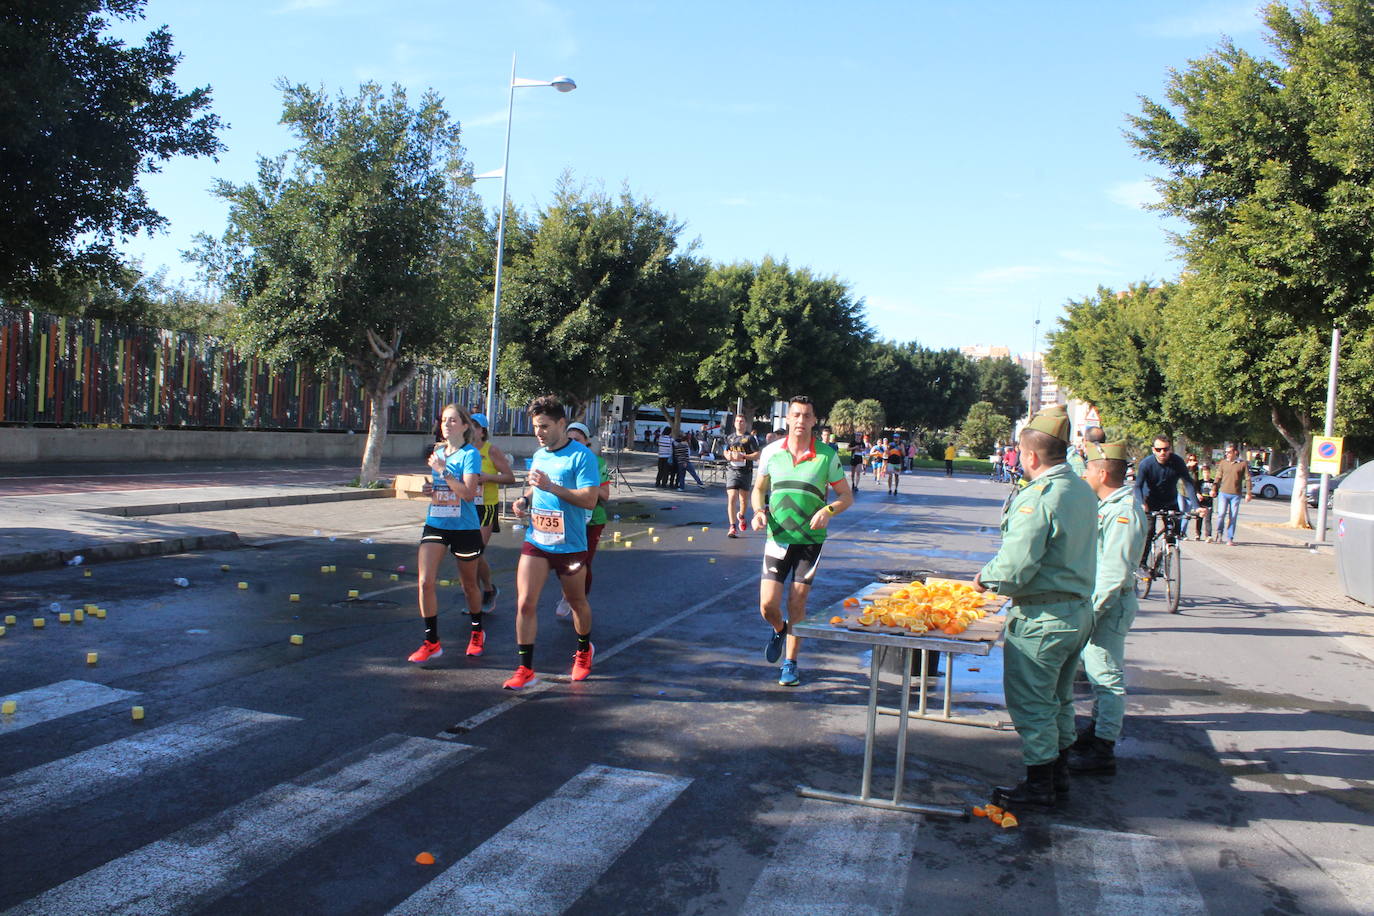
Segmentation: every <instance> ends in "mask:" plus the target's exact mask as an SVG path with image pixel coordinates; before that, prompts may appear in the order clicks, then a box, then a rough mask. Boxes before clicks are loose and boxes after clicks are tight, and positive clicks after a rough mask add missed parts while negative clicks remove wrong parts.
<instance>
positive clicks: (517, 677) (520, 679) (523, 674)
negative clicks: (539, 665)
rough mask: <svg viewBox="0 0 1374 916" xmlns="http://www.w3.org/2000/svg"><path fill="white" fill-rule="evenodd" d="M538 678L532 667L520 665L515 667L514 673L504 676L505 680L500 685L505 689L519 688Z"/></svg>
mask: <svg viewBox="0 0 1374 916" xmlns="http://www.w3.org/2000/svg"><path fill="white" fill-rule="evenodd" d="M538 680H539V676H538V675H536V674H535V673H534V669H533V668H527V667H526V666H524V665H521V666H520V667H519V668H516V669H515V673H514V674H512V675H511V676H510V677H508V678H506V682H505V683H504V684H502V685H501V686H502V687H503V688H505V689H506V690H519V689H520V688H522V687H528V686H529V685H530V684H533V683H535V682H536V681H538Z"/></svg>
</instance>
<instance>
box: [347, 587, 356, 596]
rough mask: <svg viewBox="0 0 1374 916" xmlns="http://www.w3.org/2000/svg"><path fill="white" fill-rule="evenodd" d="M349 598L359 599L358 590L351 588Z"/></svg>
mask: <svg viewBox="0 0 1374 916" xmlns="http://www.w3.org/2000/svg"><path fill="white" fill-rule="evenodd" d="M348 597H350V598H356V597H358V590H357V589H356V588H350V589H349V590H348Z"/></svg>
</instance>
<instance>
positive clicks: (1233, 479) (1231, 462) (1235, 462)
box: [1212, 445, 1254, 547]
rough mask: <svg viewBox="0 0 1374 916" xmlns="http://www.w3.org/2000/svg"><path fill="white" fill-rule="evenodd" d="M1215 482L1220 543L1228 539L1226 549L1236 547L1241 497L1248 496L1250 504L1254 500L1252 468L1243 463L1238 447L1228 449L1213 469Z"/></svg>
mask: <svg viewBox="0 0 1374 916" xmlns="http://www.w3.org/2000/svg"><path fill="white" fill-rule="evenodd" d="M1212 482H1213V483H1214V484H1215V485H1216V486H1215V488H1214V489H1215V490H1216V504H1217V519H1216V540H1217V541H1220V540H1221V539H1222V537H1223V536H1224V537H1225V538H1226V546H1227V547H1234V546H1236V517H1237V516H1238V515H1240V500H1241V496H1242V494H1243V495H1244V496H1245V501H1246V502H1247V503H1248V502H1250V500H1252V499H1254V494H1253V493H1251V492H1250V465H1248V464H1246V463H1245V462H1244V461H1241V460H1240V449H1238V448H1236V447H1235V446H1234V445H1228V446H1227V447H1226V457H1225V458H1223V459H1221V460H1220V461H1218V462H1217V466H1216V467H1215V468H1213V470H1212Z"/></svg>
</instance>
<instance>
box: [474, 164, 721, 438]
mask: <svg viewBox="0 0 1374 916" xmlns="http://www.w3.org/2000/svg"><path fill="white" fill-rule="evenodd" d="M531 228H532V235H530V237H529V239H528V243H527V245H526V246H525V249H524V250H523V251H520V252H518V253H517V254H516V255H515V256H513V257H512V259H511V263H510V267H509V270H508V272H507V274H506V277H507V278H508V280H507V285H506V289H505V291H504V292H503V293H502V300H501V312H502V331H501V334H502V339H503V340H504V342H505V343H504V344H503V346H502V348H501V376H502V380H503V383H504V384H505V385H506V386H507V390H509V391H510V392H511V393H512V394H514V395H515V396H517V397H531V396H534V395H538V394H543V393H553V394H556V395H558V396H559V397H560V398H563V399H564V400H565V401H566V402H567V403H568V404H569V405H570V406H571V407H572V412H573V413H574V414H575V415H577V416H581V415H582V414H583V413H585V410H586V406H587V404H588V403H589V402H590V400H591V399H592V398H593V397H594V396H596V395H598V394H611V393H613V392H627V393H636V394H637V395H638V396H639V397H640V398H642V399H643V400H644V401H646V402H647V401H651V400H660V399H663V398H664V397H665V396H667V397H670V398H672V399H676V398H678V397H682V396H684V395H686V396H690V392H691V386H690V385H689V384H688V382H687V378H688V376H689V375H690V373H692V372H694V371H695V365H694V363H695V360H696V358H698V356H699V355H700V354H701V353H702V351H703V347H702V346H701V345H700V343H699V342H698V341H696V340H694V339H693V324H692V322H693V319H694V316H698V315H700V316H702V317H705V318H707V319H708V320H707V321H706V324H708V325H711V324H717V323H719V322H718V320H717V319H716V318H713V317H710V312H711V308H712V305H713V303H712V300H710V298H709V297H706V296H699V294H698V291H699V289H700V287H701V285H702V280H703V274H704V268H703V267H702V265H701V264H700V263H699V262H698V260H697V259H696V258H694V257H693V256H692V254H691V250H692V248H693V247H694V245H690V244H689V245H684V244H682V241H681V235H682V229H683V225H682V223H681V222H680V221H679V220H677V219H676V218H674V217H672V216H670V215H669V214H667V213H664V212H662V211H660V210H657V209H655V208H654V207H653V205H652V204H651V203H650V202H649V201H646V200H638V199H636V198H635V197H634V196H633V195H631V194H630V192H629V191H628V190H623V191H622V192H621V193H620V195H619V196H618V197H611V196H610V195H608V194H606V193H604V192H601V191H594V190H589V189H587V188H585V187H583V186H579V185H576V184H574V183H573V181H572V180H571V179H570V178H569V177H568V176H564V177H563V178H562V179H561V180H560V181H559V184H558V187H557V189H556V190H555V192H554V199H553V203H552V204H551V205H550V206H549V207H548V208H547V209H545V210H543V211H541V212H540V213H539V214H538V216H537V217H536V219H535V220H534V221H533V224H532V226H531ZM721 320H722V321H723V319H721ZM708 336H709V335H708Z"/></svg>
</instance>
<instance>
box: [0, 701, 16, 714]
mask: <svg viewBox="0 0 1374 916" xmlns="http://www.w3.org/2000/svg"><path fill="white" fill-rule="evenodd" d="M18 708H19V704H18V703H16V702H15V701H14V700H6V701H5V702H3V703H0V714H4V715H7V716H12V715H14V711H15V710H16V709H18Z"/></svg>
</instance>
